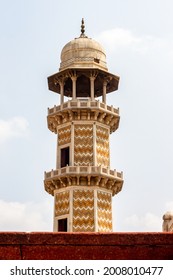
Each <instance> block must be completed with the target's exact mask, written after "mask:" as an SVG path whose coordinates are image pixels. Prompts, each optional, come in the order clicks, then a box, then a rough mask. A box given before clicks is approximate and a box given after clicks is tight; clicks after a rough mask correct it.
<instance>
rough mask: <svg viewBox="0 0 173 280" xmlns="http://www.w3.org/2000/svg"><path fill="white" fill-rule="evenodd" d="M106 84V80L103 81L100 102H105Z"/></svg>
mask: <svg viewBox="0 0 173 280" xmlns="http://www.w3.org/2000/svg"><path fill="white" fill-rule="evenodd" d="M106 86H107V81H104V82H103V96H102V102H103V103H105V104H106Z"/></svg>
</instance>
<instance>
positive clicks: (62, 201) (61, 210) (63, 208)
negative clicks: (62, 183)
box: [55, 191, 69, 216]
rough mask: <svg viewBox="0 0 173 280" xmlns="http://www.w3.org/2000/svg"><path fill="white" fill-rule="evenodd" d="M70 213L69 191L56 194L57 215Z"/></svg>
mask: <svg viewBox="0 0 173 280" xmlns="http://www.w3.org/2000/svg"><path fill="white" fill-rule="evenodd" d="M66 214H69V192H68V191H65V192H60V193H57V194H56V200H55V216H61V215H66Z"/></svg>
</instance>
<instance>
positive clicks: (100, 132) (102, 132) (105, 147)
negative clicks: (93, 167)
mask: <svg viewBox="0 0 173 280" xmlns="http://www.w3.org/2000/svg"><path fill="white" fill-rule="evenodd" d="M96 152H97V165H103V166H109V131H108V129H107V128H104V127H101V126H99V125H97V126H96Z"/></svg>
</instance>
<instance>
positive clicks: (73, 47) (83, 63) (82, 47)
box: [59, 34, 108, 71]
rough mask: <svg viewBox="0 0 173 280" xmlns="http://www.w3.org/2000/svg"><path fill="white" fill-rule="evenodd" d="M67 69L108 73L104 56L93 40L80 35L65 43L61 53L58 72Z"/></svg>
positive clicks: (98, 45)
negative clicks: (89, 69) (88, 69)
mask: <svg viewBox="0 0 173 280" xmlns="http://www.w3.org/2000/svg"><path fill="white" fill-rule="evenodd" d="M68 68H78V69H79V68H92V69H94V68H95V69H101V70H104V71H108V69H107V64H106V54H105V51H104V49H103V47H102V46H101V45H100V44H99V43H98V42H97V41H95V40H93V39H91V38H88V37H87V36H85V35H83V34H81V36H80V37H79V38H76V39H74V40H72V41H70V42H69V43H67V44H66V45H65V46H64V47H63V49H62V51H61V63H60V69H59V70H60V71H63V70H66V69H68Z"/></svg>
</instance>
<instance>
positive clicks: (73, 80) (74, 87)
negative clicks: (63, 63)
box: [71, 75, 77, 99]
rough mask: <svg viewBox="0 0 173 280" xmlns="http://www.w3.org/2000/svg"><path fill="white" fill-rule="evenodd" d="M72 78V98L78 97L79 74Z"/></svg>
mask: <svg viewBox="0 0 173 280" xmlns="http://www.w3.org/2000/svg"><path fill="white" fill-rule="evenodd" d="M71 79H72V83H73V85H72V99H76V80H77V76H76V75H74V76H71Z"/></svg>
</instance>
